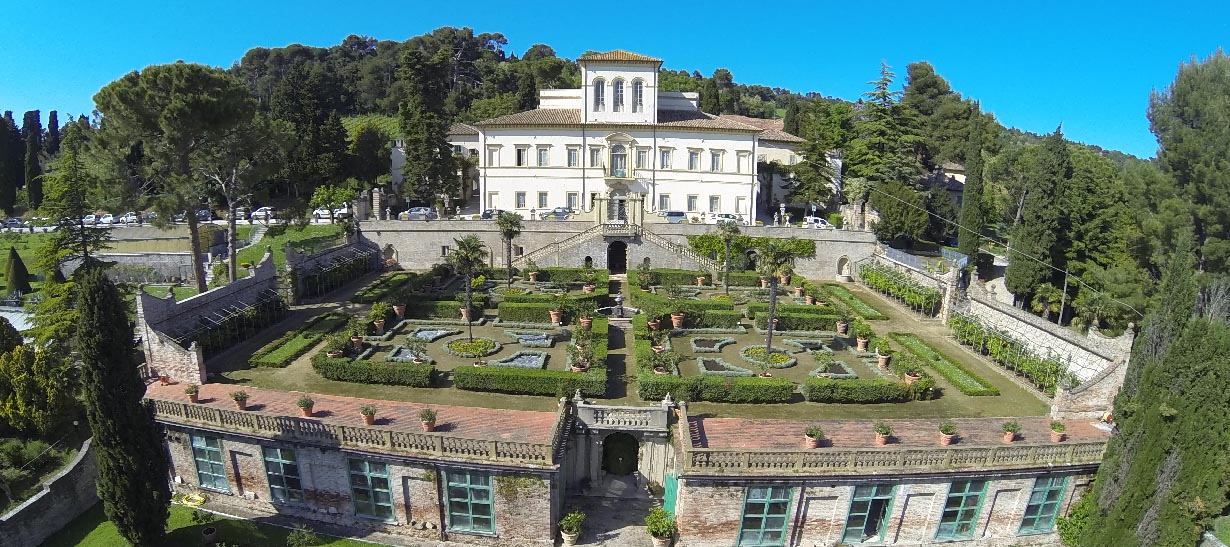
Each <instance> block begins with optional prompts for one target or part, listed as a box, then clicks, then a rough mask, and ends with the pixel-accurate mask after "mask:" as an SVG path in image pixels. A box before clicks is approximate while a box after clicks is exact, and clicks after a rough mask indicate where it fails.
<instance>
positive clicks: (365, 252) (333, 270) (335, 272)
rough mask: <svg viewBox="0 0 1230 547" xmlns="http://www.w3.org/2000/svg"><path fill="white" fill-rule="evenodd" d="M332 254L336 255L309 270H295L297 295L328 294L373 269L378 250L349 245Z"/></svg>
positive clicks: (309, 296)
mask: <svg viewBox="0 0 1230 547" xmlns="http://www.w3.org/2000/svg"><path fill="white" fill-rule="evenodd" d="M334 254H335V255H337V256H333V257H331V258H330V259H329V262H328V263H327V264H325V265H318V266H317V267H316V268H314V269H313V270H312V271H310V272H301V271H297V272H296V276H297V281H296V283H295V292H296V295H297V296H301V297H308V298H311V297H316V296H321V295H324V294H328V293H330V292H332V291H334V290H336V289H337V288H339V287H341V286H342V285H345V284H346V283H349V282H351V281H354V279H355V278H356V277H358V276H360V275H362V274H365V273H368V272H371V271H373V270H375V268H376V264H377V262H378V261H377V255H379V251H378V250H376V249H371V248H356V247H350V248H347V249H344V250H341V251H337V252H335V253H334Z"/></svg>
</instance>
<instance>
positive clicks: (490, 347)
mask: <svg viewBox="0 0 1230 547" xmlns="http://www.w3.org/2000/svg"><path fill="white" fill-rule="evenodd" d="M503 347H504V345H503V344H501V343H499V342H496V341H495V340H492V339H490V338H478V337H475V338H474V340H470V339H468V338H458V339H456V340H449V341H448V342H447V343H445V344H444V351H445V352H448V354H449V355H452V356H454V357H464V358H470V359H473V358H478V357H486V356H488V355H494V354H496V353H499V352H500V349H502V348H503Z"/></svg>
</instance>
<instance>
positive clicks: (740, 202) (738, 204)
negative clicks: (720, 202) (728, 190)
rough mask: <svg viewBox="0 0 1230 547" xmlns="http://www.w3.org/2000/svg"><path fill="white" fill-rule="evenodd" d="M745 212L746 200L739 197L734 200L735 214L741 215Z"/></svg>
mask: <svg viewBox="0 0 1230 547" xmlns="http://www.w3.org/2000/svg"><path fill="white" fill-rule="evenodd" d="M746 212H747V198H745V197H743V196H739V197H737V198H735V214H739V215H741V214H743V213H746Z"/></svg>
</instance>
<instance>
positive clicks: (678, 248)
mask: <svg viewBox="0 0 1230 547" xmlns="http://www.w3.org/2000/svg"><path fill="white" fill-rule="evenodd" d="M641 236H642V237H644V238H645V240H646V241H648V242H650V243H653V244H654V245H657V246H659V247H662V248H663V249H666V250H668V251H671V252H675V253H679V254H680V255H682V256H683V257H684V258H687V259H689V260H692V261H693V262H696V263H697V264H698V265H699V266H700V267H701V269H704V270H709V271H711V272H713V271H718V270H720V269H721V268H722V265H721V263H719V262H718V261H716V260H714V259H712V258H709V257H707V256H705V255H702V254H700V253H698V252H696V251H693V250H692V249H689V248H687V247H684V246H683V245H680V244H678V243H675V242H674V241H671V240H669V239H666V238H664V237H662V236H660V235H658V234H655V233H653V232H652V231H650V230H641Z"/></svg>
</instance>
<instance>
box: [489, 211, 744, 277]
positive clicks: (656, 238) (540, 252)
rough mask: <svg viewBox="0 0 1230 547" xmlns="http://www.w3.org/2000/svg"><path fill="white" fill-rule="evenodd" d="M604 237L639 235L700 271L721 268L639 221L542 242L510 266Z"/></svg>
mask: <svg viewBox="0 0 1230 547" xmlns="http://www.w3.org/2000/svg"><path fill="white" fill-rule="evenodd" d="M607 236H610V237H634V238H640V239H641V240H642V241H647V242H649V243H652V244H654V245H657V246H658V247H661V248H662V249H665V250H666V251H669V252H671V253H674V254H677V255H680V256H682V257H684V258H686V259H688V260H691V261H693V262H695V263H697V264H698V265H699V266H700V268H701V269H703V270H708V271H717V270H719V269H720V268H721V264H719V263H718V261H716V260H714V259H712V258H709V257H707V256H705V255H702V254H700V253H698V252H696V251H693V250H692V249H691V248H689V247H685V246H683V245H679V244H678V243H675V242H673V241H671V240H669V239H666V238H664V237H662V236H660V235H658V234H655V233H653V232H652V231H650V230H646V229H645V228H644V227H642V226H641V225H639V224H631V223H626V222H621V223H614V222H612V223H604V224H595V225H594V226H591V227H589V228H587V229H586V230H585V231H583V232H579V233H576V234H573V235H571V236H569V237H567V238H565V239H562V240H560V241H556V242H553V243H550V244H547V245H544V246H542V247H539V248H537V249H534V250H533V251H531V252H528V253H526V254H523V255H521V256H519V257H517V258H515V259H513V265H514V266H524V265H525V264H526V263H527V262H531V261H533V262H538V261H540V260H545V259H547V258H549V257H551V256H553V255H558V253H561V252H563V251H566V250H568V249H571V248H573V247H576V246H578V245H581V244H584V243H588V242H590V241H593V240H595V239H599V238H602V237H607Z"/></svg>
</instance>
